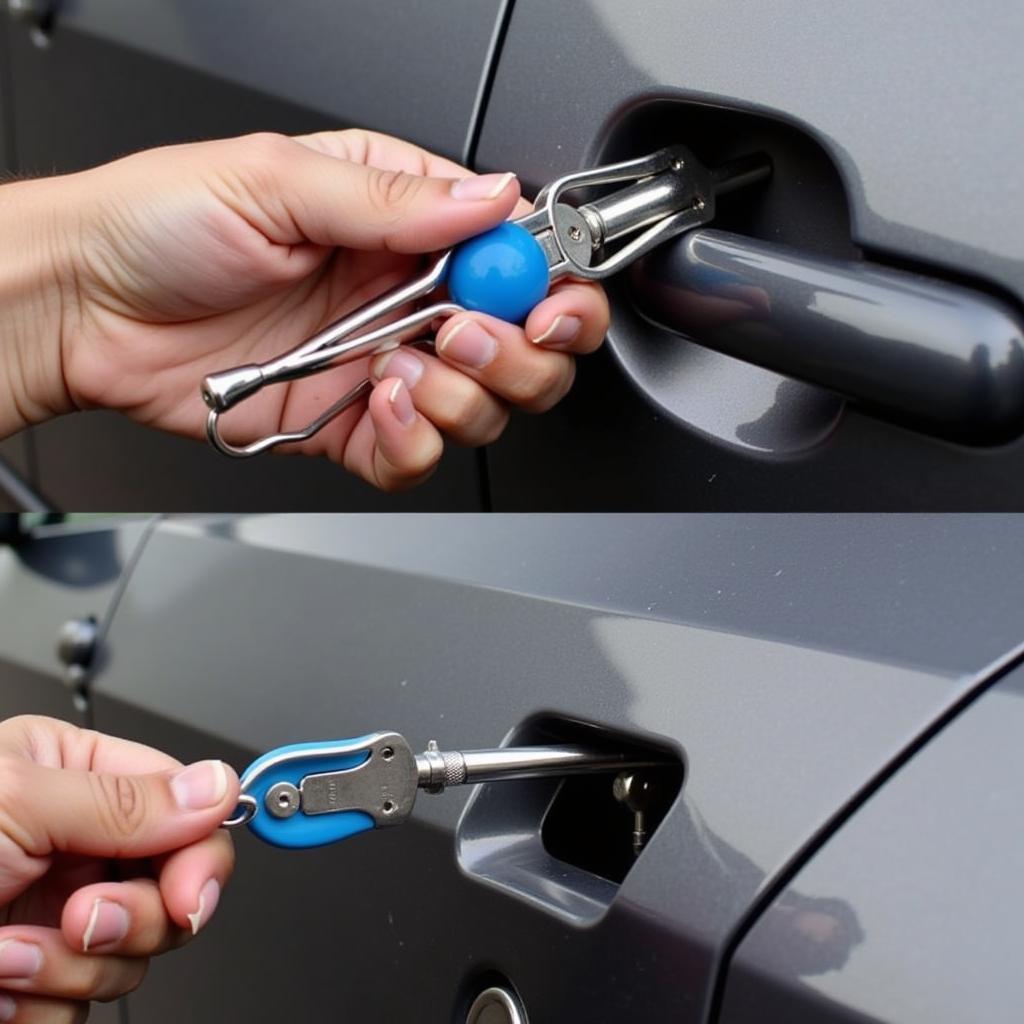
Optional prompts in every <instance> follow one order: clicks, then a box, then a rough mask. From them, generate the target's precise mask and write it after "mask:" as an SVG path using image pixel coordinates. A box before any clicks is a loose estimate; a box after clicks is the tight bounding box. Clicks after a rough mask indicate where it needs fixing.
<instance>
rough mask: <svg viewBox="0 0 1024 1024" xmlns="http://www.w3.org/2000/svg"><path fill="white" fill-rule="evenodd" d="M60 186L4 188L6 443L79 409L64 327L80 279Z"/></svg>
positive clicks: (0, 378)
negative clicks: (65, 363)
mask: <svg viewBox="0 0 1024 1024" xmlns="http://www.w3.org/2000/svg"><path fill="white" fill-rule="evenodd" d="M59 196H60V185H59V184H57V183H56V182H55V180H53V179H50V180H45V179H44V180H39V181H19V182H12V183H10V184H7V185H3V186H0V437H7V436H9V435H10V434H13V433H15V432H16V431H18V430H21V429H22V428H23V427H26V426H29V425H30V424H33V423H39V422H41V421H43V420H45V419H49V418H50V417H52V416H56V415H58V414H59V413H62V412H67V411H69V410H70V409H71V407H72V406H71V401H70V399H69V398H68V394H67V389H66V387H65V385H64V376H63V372H62V353H61V345H62V325H63V323H64V319H65V307H66V306H67V300H68V297H69V295H71V294H73V291H74V275H73V273H72V272H71V267H70V262H69V260H68V259H67V258H66V256H65V251H66V246H65V245H63V243H62V240H61V238H62V235H61V227H60V223H59V222H60V212H59V208H60V205H61V204H60V203H59V202H58V199H59Z"/></svg>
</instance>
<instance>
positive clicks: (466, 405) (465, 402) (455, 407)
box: [434, 379, 490, 433]
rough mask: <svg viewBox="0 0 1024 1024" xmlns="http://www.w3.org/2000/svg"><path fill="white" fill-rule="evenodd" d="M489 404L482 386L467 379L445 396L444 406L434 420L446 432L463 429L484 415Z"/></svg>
mask: <svg viewBox="0 0 1024 1024" xmlns="http://www.w3.org/2000/svg"><path fill="white" fill-rule="evenodd" d="M489 404H490V403H489V401H488V398H487V395H486V393H485V392H484V390H483V388H482V387H480V386H479V385H477V384H474V383H473V382H472V381H470V380H468V379H467V380H466V383H465V385H463V386H462V387H461V388H459V389H458V391H457V392H456V391H455V389H454V388H453V389H452V393H451V394H450V395H448V396H446V399H445V405H444V408H443V409H442V410H440V411H439V414H438V416H437V417H436V418H435V419H434V422H435V424H436V425H437V426H438V427H440V429H441V430H444V431H446V432H447V433H454V432H456V431H464V430H465V429H466V428H468V427H471V426H472V425H473V424H474V423H476V422H477V421H479V420H480V419H481V418H483V417H484V416H485V414H486V412H487V407H488V405H489Z"/></svg>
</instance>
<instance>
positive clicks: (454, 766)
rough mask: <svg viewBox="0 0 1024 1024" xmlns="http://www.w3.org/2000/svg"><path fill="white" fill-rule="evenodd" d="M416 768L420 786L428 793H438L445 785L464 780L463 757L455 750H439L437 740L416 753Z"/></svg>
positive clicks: (458, 783) (452, 784)
mask: <svg viewBox="0 0 1024 1024" xmlns="http://www.w3.org/2000/svg"><path fill="white" fill-rule="evenodd" d="M416 770H417V772H418V773H419V784H420V788H421V789H425V790H426V791H427V792H428V793H440V792H442V791H443V790H444V788H445V787H446V786H461V785H462V784H463V783H464V782H465V781H466V761H465V758H463V756H462V755H461V754H460V753H459V752H458V751H456V750H441V749H440V748H439V747H438V745H437V740H431V741H430V742H429V743H428V744H427V749H426V750H425V751H424V752H423V753H422V754H417V755H416Z"/></svg>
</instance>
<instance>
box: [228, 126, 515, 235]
mask: <svg viewBox="0 0 1024 1024" xmlns="http://www.w3.org/2000/svg"><path fill="white" fill-rule="evenodd" d="M260 164H262V167H261V168H260V171H261V172H260V173H256V174H254V175H251V176H249V188H248V190H247V191H248V192H249V196H250V197H251V198H252V199H253V200H255V202H256V203H257V205H258V206H259V207H260V213H261V214H262V216H261V218H260V221H261V222H264V223H266V222H267V221H268V220H269V221H270V225H269V226H270V227H271V230H270V231H267V232H266V233H267V234H268V236H269V237H271V238H272V239H273V240H274V241H276V242H279V243H287V244H293V245H294V244H300V243H302V242H307V241H308V242H314V243H316V244H318V245H330V246H345V247H348V248H353V249H366V250H374V249H388V250H390V251H392V252H400V253H424V252H433V251H435V250H437V249H445V248H448V247H449V246H451V245H454V244H455V243H456V242H460V241H462V240H463V239H465V238H469V237H471V236H472V235H476V234H479V233H480V232H481V231H486V230H487V229H488V228H490V227H494V226H495V225H496V224H499V223H500V222H501V221H503V220H504V219H505V218H506V217H508V215H509V214H510V213H511V212H512V211H513V209H514V208H515V205H516V203H517V202H518V200H519V182H518V180H517V179H516V176H515V175H514V174H512V173H511V172H510V173H507V174H483V175H473V174H469V172H467V175H466V177H463V178H432V177H426V176H424V175H419V174H413V173H411V172H409V171H400V170H382V169H381V168H379V167H367V166H366V165H365V164H360V163H354V162H352V161H350V160H341V159H338V158H337V157H333V156H329V155H327V154H325V153H321V152H319V151H318V150H315V149H312V148H311V147H309V146H306V145H303V144H302V143H301V142H298V141H296V140H294V139H286V138H282V139H280V140H279V141H278V142H275V143H273V144H272V145H269V146H268V147H267V148H266V152H265V153H264V154H263V155H262V159H261V160H260V161H256V162H254V164H252V165H250V166H256V167H259V165H260ZM267 171H269V173H266V172H267Z"/></svg>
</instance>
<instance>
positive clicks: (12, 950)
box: [0, 939, 43, 981]
mask: <svg viewBox="0 0 1024 1024" xmlns="http://www.w3.org/2000/svg"><path fill="white" fill-rule="evenodd" d="M42 966H43V951H42V950H41V949H40V948H39V947H38V946H37V945H36V944H35V943H34V942H20V941H19V940H18V939H8V940H7V941H6V942H0V978H9V979H10V980H12V981H14V980H15V979H22V978H32V977H35V975H37V974H38V973H39V968H40V967H42Z"/></svg>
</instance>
